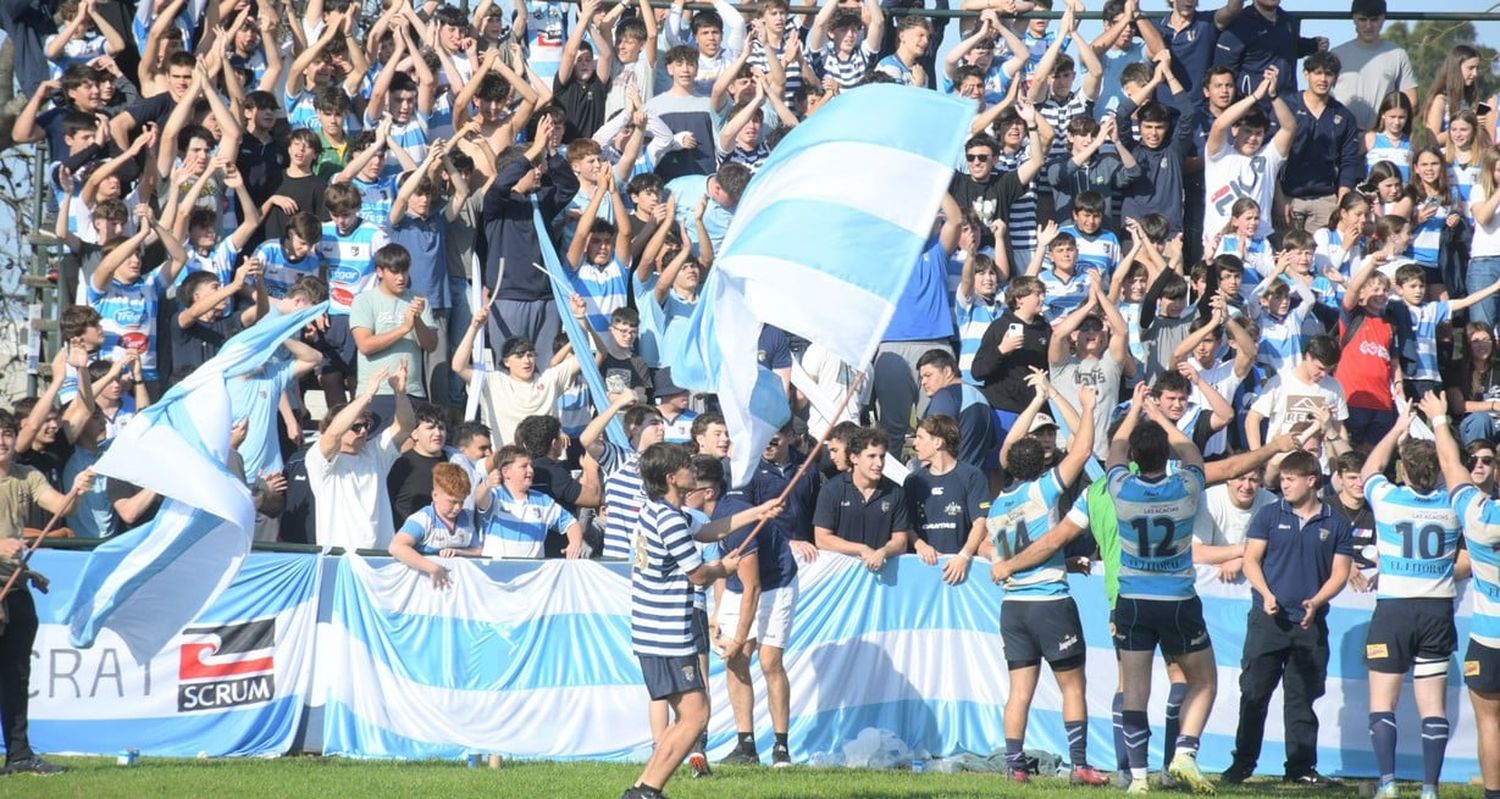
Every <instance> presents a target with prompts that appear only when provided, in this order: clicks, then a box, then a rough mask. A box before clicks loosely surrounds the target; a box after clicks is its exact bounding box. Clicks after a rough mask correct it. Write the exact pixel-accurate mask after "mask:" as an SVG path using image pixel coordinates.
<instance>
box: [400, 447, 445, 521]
mask: <svg viewBox="0 0 1500 799" xmlns="http://www.w3.org/2000/svg"><path fill="white" fill-rule="evenodd" d="M446 460H447V459H445V458H444V457H443V456H442V454H441V453H439V454H437V455H435V456H432V457H428V456H426V455H422V454H420V453H418V452H417V451H416V450H412V451H411V452H408V453H406V454H404V455H402V456H401V457H399V458H397V459H396V462H395V463H394V464H391V471H390V474H387V475H386V478H385V488H386V493H388V494H390V495H391V519H392V521H394V522H395V524H396V526H397V527H398V528H399V527H400V526H401V523H402V522H404V521H406V517H408V516H410V515H412V514H413V513H416V512H417V511H419V510H421V509H422V508H423V507H425V506H426V505H427V504H428V503H430V502H432V470H433V467H435V466H437V465H438V464H440V463H445V462H446Z"/></svg>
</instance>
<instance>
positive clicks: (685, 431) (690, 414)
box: [662, 410, 698, 444]
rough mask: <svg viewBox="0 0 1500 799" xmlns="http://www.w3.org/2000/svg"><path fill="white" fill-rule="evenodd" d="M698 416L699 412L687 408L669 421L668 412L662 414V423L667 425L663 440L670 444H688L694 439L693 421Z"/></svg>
mask: <svg viewBox="0 0 1500 799" xmlns="http://www.w3.org/2000/svg"><path fill="white" fill-rule="evenodd" d="M697 418H698V412H697V411H694V410H686V411H683V412H682V413H679V414H677V416H675V417H673V419H672V420H671V421H667V417H666V414H663V415H662V423H663V424H665V425H666V426H667V429H666V432H665V433H663V434H662V440H663V441H665V442H667V443H668V444H686V443H688V442H690V441H692V440H693V422H694V421H696V420H697Z"/></svg>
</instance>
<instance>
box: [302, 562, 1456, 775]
mask: <svg viewBox="0 0 1500 799" xmlns="http://www.w3.org/2000/svg"><path fill="white" fill-rule="evenodd" d="M382 560H383V559H382ZM383 562H384V563H385V564H386V565H379V566H377V565H376V564H377V563H378V561H366V560H362V559H359V558H357V557H347V556H346V558H345V559H344V561H343V562H341V563H340V564H339V568H338V579H337V581H336V582H334V585H333V589H332V590H333V592H334V603H333V610H332V617H331V619H330V620H329V621H328V622H327V623H325V625H324V629H323V630H322V632H321V634H320V636H321V637H320V640H319V653H320V654H319V659H320V664H319V665H320V671H319V674H320V678H319V687H318V691H317V694H318V697H319V699H320V700H321V701H323V702H326V705H325V707H324V714H325V715H324V719H325V723H324V727H323V729H324V747H323V748H324V751H325V752H326V753H338V754H347V755H353V756H361V757H402V758H421V757H457V756H459V755H461V754H462V753H463V752H465V751H483V752H501V753H504V754H506V755H509V756H519V757H544V758H589V759H640V758H643V757H645V756H646V755H647V754H648V752H649V750H650V730H649V727H648V725H647V720H646V704H647V700H646V695H645V692H644V690H643V688H642V687H641V683H640V674H639V669H638V667H637V665H636V661H635V658H634V656H633V655H632V654H631V653H630V644H629V600H628V588H629V585H628V578H627V577H626V576H625V574H626V572H625V569H624V564H604V565H601V564H597V563H589V562H574V563H566V562H560V561H551V562H546V563H541V564H535V565H533V566H531V567H530V568H528V569H526V570H524V571H518V570H516V569H517V566H516V564H506V565H507V566H508V567H509V568H510V569H511V572H510V574H509V575H502V574H498V573H497V572H496V571H495V569H496V568H497V567H499V566H500V564H492V565H488V566H482V565H481V564H479V563H476V562H472V561H459V562H454V563H452V564H450V567H451V568H452V569H453V575H454V583H455V584H454V587H453V588H452V589H450V590H449V591H446V592H436V591H434V590H433V589H432V588H431V585H430V582H429V580H428V578H426V577H424V576H421V575H418V574H417V573H416V572H414V571H412V570H411V569H408V568H406V567H404V566H402V565H400V564H396V563H393V562H390V561H384V560H383ZM1216 575H1217V571H1216V570H1213V569H1204V570H1203V571H1202V572H1201V573H1200V579H1199V586H1198V587H1199V592H1200V594H1201V595H1202V596H1203V603H1204V611H1205V615H1206V616H1207V620H1208V623H1209V627H1210V630H1211V633H1212V636H1213V639H1214V646H1215V653H1216V655H1217V657H1218V661H1219V696H1218V701H1217V703H1216V704H1215V708H1214V712H1213V714H1212V716H1211V717H1210V720H1209V724H1208V728H1207V730H1205V734H1204V736H1203V747H1202V750H1201V751H1202V755H1201V758H1202V760H1203V763H1204V765H1205V767H1207V768H1209V769H1223V768H1225V767H1227V766H1228V764H1229V755H1230V751H1231V750H1232V748H1233V742H1234V732H1235V726H1236V723H1237V720H1238V717H1239V708H1238V703H1239V691H1238V680H1239V656H1240V651H1241V649H1242V647H1243V636H1244V630H1245V616H1246V613H1248V612H1249V607H1250V602H1249V588H1248V586H1247V585H1246V584H1245V583H1243V582H1240V583H1233V584H1224V583H1220V582H1218V580H1217V577H1216ZM798 580H799V597H798V602H797V611H796V621H795V623H794V625H793V632H792V635H791V639H790V641H789V642H788V646H787V651H786V656H785V660H786V666H787V670H788V672H789V674H790V678H791V684H792V706H791V711H792V721H791V730H790V733H791V744H792V753H793V757H794V758H795V759H797V760H805V759H806V758H808V757H810V756H811V755H812V754H814V753H817V752H826V751H835V750H839V749H841V748H842V747H843V745H844V744H845V743H847V742H849V741H851V740H853V739H854V738H855V737H856V736H857V735H858V734H859V732H860V731H861V730H863V729H865V728H866V727H883V728H886V729H889V730H892V731H894V732H896V733H897V734H898V735H899V736H900V737H901V738H903V739H904V740H905V741H906V742H907V744H909V745H910V746H912V747H913V748H916V747H921V748H924V749H926V750H928V751H929V752H931V753H932V754H934V755H951V754H955V753H958V752H965V751H967V752H974V753H979V754H989V753H991V752H993V751H996V750H1000V749H1003V747H1004V743H1005V736H1004V731H1003V725H1002V712H1003V708H1004V704H1005V699H1006V694H1007V677H1006V669H1005V661H1004V656H1003V653H1002V649H1001V645H1000V635H999V605H1000V601H1001V592H1000V590H999V589H998V588H997V587H996V586H995V585H994V584H993V583H991V582H990V580H989V577H988V565H987V564H986V563H985V562H984V561H975V563H974V566H973V568H972V569H971V571H970V577H969V579H968V580H967V581H965V582H964V583H962V584H961V585H958V586H948V585H945V584H944V583H943V582H942V579H941V572H940V569H939V568H938V567H934V566H926V565H924V564H923V563H922V562H921V561H920V560H918V559H917V558H913V557H903V558H897V559H895V560H894V561H892V562H891V563H889V564H888V565H887V566H886V568H885V570H884V571H883V572H882V573H880V574H879V575H874V574H870V573H869V572H868V571H866V570H865V568H864V567H863V565H862V564H861V563H860V562H859V561H857V560H855V559H853V558H848V557H845V556H840V555H834V554H831V553H821V554H820V555H819V557H818V559H817V560H816V561H815V562H813V563H810V564H804V565H803V567H802V569H801V571H800V573H799V575H798ZM1073 590H1074V594H1075V596H1076V597H1077V602H1078V605H1079V610H1080V613H1081V616H1082V618H1083V619H1084V627H1085V638H1086V641H1087V644H1088V650H1089V651H1088V655H1089V660H1088V666H1087V669H1088V682H1089V689H1088V695H1089V696H1088V698H1089V710H1090V725H1089V751H1090V758H1091V760H1092V762H1094V763H1095V764H1096V765H1100V766H1106V767H1109V766H1112V764H1113V760H1114V750H1113V747H1114V743H1113V734H1112V731H1111V728H1110V714H1109V710H1110V701H1111V699H1112V698H1113V695H1114V691H1115V685H1116V667H1115V654H1114V650H1113V648H1112V647H1111V645H1110V638H1109V628H1108V618H1109V614H1108V609H1107V606H1106V604H1105V601H1104V595H1103V588H1102V580H1101V579H1100V578H1098V577H1092V578H1090V577H1081V576H1075V577H1074V578H1073ZM1373 603H1374V599H1373V597H1372V596H1371V595H1368V594H1366V595H1354V594H1349V593H1346V594H1344V595H1343V596H1341V597H1339V598H1338V599H1337V600H1335V602H1334V607H1333V610H1332V614H1331V616H1330V619H1329V622H1330V627H1331V629H1332V632H1331V635H1330V639H1331V640H1330V643H1331V648H1332V650H1333V657H1332V661H1331V662H1330V664H1329V675H1328V676H1329V679H1328V691H1327V694H1326V695H1325V696H1324V698H1323V699H1322V700H1320V701H1319V703H1318V704H1317V710H1318V716H1319V718H1320V719H1322V729H1321V733H1320V750H1321V751H1320V762H1319V768H1320V769H1321V770H1323V771H1324V772H1325V773H1332V774H1340V775H1371V774H1373V773H1374V770H1375V763H1374V759H1373V755H1372V754H1371V752H1370V747H1369V733H1368V731H1367V718H1366V716H1367V709H1366V707H1367V690H1368V689H1367V684H1366V681H1365V671H1364V666H1363V664H1362V662H1361V654H1362V651H1363V644H1364V633H1365V628H1366V626H1367V625H1368V620H1369V614H1370V611H1371V610H1372V609H1373V606H1374V605H1373ZM1468 615H1469V610H1468V602H1467V601H1465V602H1464V603H1463V605H1462V606H1461V608H1460V610H1459V627H1460V634H1461V635H1466V634H1467V619H1468ZM1451 673H1452V674H1453V675H1455V676H1454V677H1453V679H1452V685H1451V686H1450V690H1449V703H1448V708H1449V713H1450V718H1451V719H1453V720H1454V721H1453V725H1452V728H1453V730H1454V737H1453V739H1452V741H1451V743H1450V744H1449V747H1448V760H1447V766H1446V767H1445V769H1444V777H1445V779H1447V780H1459V781H1462V780H1465V779H1467V778H1468V777H1469V776H1471V775H1474V774H1477V773H1478V761H1477V759H1476V756H1475V753H1476V751H1477V749H1476V741H1475V738H1474V733H1473V729H1474V725H1473V720H1472V715H1471V713H1470V709H1469V705H1468V699H1467V697H1466V695H1465V694H1464V689H1463V686H1462V685H1461V683H1460V682H1459V679H1458V677H1457V675H1458V674H1460V673H1461V670H1460V669H1459V667H1458V666H1457V665H1455V666H1454V668H1453V670H1452V672H1451ZM1166 692H1167V681H1166V676H1165V672H1164V670H1159V671H1158V674H1157V679H1156V683H1155V686H1154V688H1153V701H1152V703H1151V705H1150V706H1151V708H1152V716H1153V719H1152V720H1153V723H1154V724H1155V725H1156V727H1155V729H1154V731H1153V737H1152V740H1151V746H1152V752H1153V755H1152V757H1153V761H1152V762H1153V763H1154V764H1158V765H1156V766H1154V767H1159V763H1160V759H1161V742H1162V729H1161V725H1162V723H1163V719H1162V707H1163V705H1164V704H1165V697H1166ZM711 693H712V699H713V708H714V715H713V719H712V721H711V723H710V726H709V734H710V744H711V749H712V754H713V755H714V756H715V757H718V756H722V755H723V754H727V752H728V751H729V749H730V748H731V747H732V746H733V744H734V740H735V725H734V720H733V717H732V715H731V714H730V713H729V699H728V694H727V691H726V688H725V682H724V673H723V664H722V663H721V662H719V661H718V660H717V659H715V660H714V663H713V667H712V668H711ZM757 695H758V696H760V697H764V695H765V694H764V686H763V685H762V684H760V683H759V680H758V678H757ZM1278 696H1279V695H1278ZM1279 702H1280V700H1279V698H1277V699H1276V700H1275V702H1274V703H1273V706H1272V707H1271V708H1270V711H1269V715H1268V720H1267V725H1266V729H1267V736H1266V742H1265V748H1264V751H1263V752H1262V755H1261V759H1260V766H1261V770H1262V771H1264V772H1266V773H1274V774H1280V773H1281V768H1282V760H1283V757H1284V755H1283V749H1282V744H1281V736H1280V729H1281V717H1282V714H1281V708H1280V704H1279ZM1061 711H1062V696H1061V694H1060V693H1059V692H1058V691H1057V687H1056V684H1055V683H1054V682H1053V681H1052V680H1051V679H1050V678H1049V677H1044V678H1043V679H1042V680H1041V683H1040V685H1039V686H1038V688H1037V692H1036V698H1035V700H1034V703H1033V706H1032V712H1031V723H1030V726H1029V728H1028V730H1027V740H1026V742H1027V746H1028V747H1032V748H1040V749H1046V750H1050V751H1053V752H1058V753H1065V752H1066V751H1067V739H1066V736H1065V734H1064V731H1063V725H1062V714H1061ZM757 713H758V715H757V719H756V733H757V736H758V737H759V738H760V739H761V743H762V744H763V745H762V746H761V749H762V750H768V749H769V748H770V739H771V726H770V718H769V716H768V715H767V714H766V712H765V705H764V702H763V701H762V702H760V703H758V704H757ZM1398 720H1399V722H1400V724H1401V729H1402V730H1403V731H1410V732H1409V733H1408V734H1406V735H1404V736H1402V737H1401V739H1400V742H1399V749H1398V753H1399V761H1398V762H1399V765H1400V767H1401V772H1402V775H1403V776H1410V777H1418V776H1420V768H1421V762H1420V759H1421V740H1420V736H1419V735H1418V730H1419V729H1420V724H1419V721H1418V719H1417V718H1416V715H1415V711H1414V709H1413V707H1412V703H1411V702H1410V700H1409V699H1408V700H1407V701H1406V702H1404V703H1403V704H1402V707H1401V710H1400V712H1399V713H1398Z"/></svg>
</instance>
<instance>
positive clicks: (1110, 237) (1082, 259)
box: [1057, 225, 1120, 285]
mask: <svg viewBox="0 0 1500 799" xmlns="http://www.w3.org/2000/svg"><path fill="white" fill-rule="evenodd" d="M1057 232H1058V233H1067V234H1068V235H1070V236H1072V237H1073V241H1074V243H1076V244H1077V245H1078V266H1077V270H1078V271H1080V272H1086V271H1088V270H1090V269H1098V270H1099V274H1100V276H1101V277H1103V278H1104V281H1105V284H1106V285H1108V283H1109V279H1110V276H1111V275H1113V274H1114V273H1115V267H1118V266H1119V265H1120V237H1118V236H1116V235H1115V234H1114V231H1111V230H1100V231H1098V232H1097V233H1093V234H1089V233H1084V232H1083V231H1081V230H1079V229H1078V226H1077V225H1063V226H1062V227H1061V228H1059V229H1058V231H1057Z"/></svg>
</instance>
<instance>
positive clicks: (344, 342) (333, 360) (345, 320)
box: [313, 314, 357, 376]
mask: <svg viewBox="0 0 1500 799" xmlns="http://www.w3.org/2000/svg"><path fill="white" fill-rule="evenodd" d="M313 346H314V347H315V348H316V349H317V351H318V352H320V353H322V354H323V359H324V360H323V365H322V366H320V367H319V368H318V374H322V375H331V374H339V375H350V376H352V375H353V374H354V370H355V359H356V354H357V349H356V348H355V346H354V334H353V333H351V332H350V331H349V315H348V314H329V315H328V329H327V330H326V331H324V332H323V335H321V336H319V337H318V341H317V343H316V344H314V345H313Z"/></svg>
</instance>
